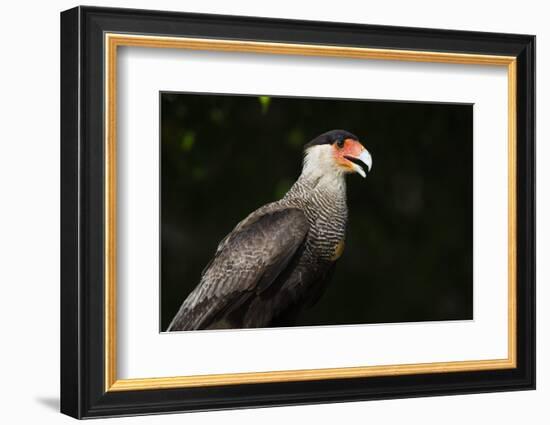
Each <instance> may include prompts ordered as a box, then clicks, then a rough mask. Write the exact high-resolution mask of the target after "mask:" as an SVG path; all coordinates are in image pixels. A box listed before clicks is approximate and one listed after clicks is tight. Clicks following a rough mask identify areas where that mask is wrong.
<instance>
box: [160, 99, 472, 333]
mask: <svg viewBox="0 0 550 425" xmlns="http://www.w3.org/2000/svg"><path fill="white" fill-rule="evenodd" d="M160 103H161V111H160V118H161V131H160V154H161V155H160V157H161V167H160V169H161V171H160V174H161V175H160V181H161V183H160V185H161V187H160V193H161V205H160V211H161V214H160V217H161V223H160V226H161V237H160V254H161V270H160V286H161V288H160V289H161V305H160V318H161V329H160V330H161V331H163V332H164V331H190V330H207V329H209V330H212V329H240V328H258V327H260V328H267V327H286V326H319V325H322V326H328V325H352V324H353V325H355V324H374V323H399V322H420V321H445V320H471V319H473V270H472V267H473V264H472V261H473V106H472V105H471V104H455V103H453V104H447V103H420V102H403V101H399V102H394V101H376V100H348V99H326V98H304V97H277V96H267V95H254V96H252V95H233V94H231V95H229V94H228V95H226V94H196V93H177V92H162V93H160Z"/></svg>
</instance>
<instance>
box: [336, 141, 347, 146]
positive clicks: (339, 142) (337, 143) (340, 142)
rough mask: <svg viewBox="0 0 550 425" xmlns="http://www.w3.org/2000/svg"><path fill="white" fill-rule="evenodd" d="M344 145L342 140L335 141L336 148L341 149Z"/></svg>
mask: <svg viewBox="0 0 550 425" xmlns="http://www.w3.org/2000/svg"><path fill="white" fill-rule="evenodd" d="M344 143H346V141H345V140H344V139H338V140H337V141H336V146H338V147H339V148H343V147H344Z"/></svg>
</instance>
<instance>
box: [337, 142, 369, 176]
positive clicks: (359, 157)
mask: <svg viewBox="0 0 550 425" xmlns="http://www.w3.org/2000/svg"><path fill="white" fill-rule="evenodd" d="M342 156H343V157H344V158H345V160H346V162H347V164H346V165H348V167H349V168H351V171H355V172H356V173H357V174H359V175H361V177H363V178H365V177H367V172H370V170H371V169H372V157H371V155H370V153H369V151H368V150H366V149H365V147H364V146H363V145H362V144H361V143H359V142H358V141H356V140H351V139H348V140H346V144H345V145H344V152H343V155H342ZM365 168H366V171H365Z"/></svg>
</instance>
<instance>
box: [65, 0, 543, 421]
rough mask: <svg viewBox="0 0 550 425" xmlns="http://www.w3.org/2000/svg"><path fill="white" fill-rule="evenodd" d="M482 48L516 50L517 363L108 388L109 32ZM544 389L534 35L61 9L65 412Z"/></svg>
mask: <svg viewBox="0 0 550 425" xmlns="http://www.w3.org/2000/svg"><path fill="white" fill-rule="evenodd" d="M106 32H115V33H130V34H133V33H139V34H154V35H165V36H177V37H197V38H215V39H231V40H256V41H265V42H275V43H298V44H303V43H307V44H316V45H330V46H348V47H350V46H351V47H370V48H381V49H400V50H422V51H432V52H450V53H474V54H485V55H506V56H514V57H516V59H517V338H516V341H517V351H516V352H517V367H516V368H513V369H502V370H484V371H470V372H452V373H429V374H426V373H423V374H413V375H401V376H382V377H369V378H347V379H328V380H312V381H297V382H272V383H259V384H246V385H226V386H209V387H189V388H171V389H156V390H140V391H116V392H110V391H105V373H104V371H105V360H104V353H105V342H104V332H105V327H104V313H105V310H104V309H105V303H104V297H105V293H104V285H103V282H104V270H105V264H104V262H105V260H104V258H105V256H104V237H105V236H104V231H103V229H104V226H105V218H104V190H105V180H104V179H105V164H104V155H105V152H104V145H103V143H102V140H103V136H104V105H105V99H104V91H103V88H104V84H105V81H104V69H103V66H104V55H105V50H104V49H105V45H104V34H105V33H106ZM534 388H535V37H534V36H531V35H517V34H498V33H480V32H469V31H451V30H434V29H420V28H405V27H390V26H374V25H356V24H342V23H328V22H313V21H295V20H283V19H264V18H253V17H237V16H220V15H203V14H190V13H176V12H162V11H146V10H131V9H110V8H96V7H76V8H74V9H70V10H68V11H65V12H62V13H61V412H62V413H65V414H67V415H70V416H73V417H75V418H92V417H105V416H120V415H137V414H152V413H164V412H178V411H182V412H183V411H201V410H216V409H228V408H242V407H259V406H280V405H296V404H313V403H329V402H343V401H353V400H373V399H386V398H401V397H417V396H434V395H448V394H465V393H481V392H493V391H511V390H528V389H534Z"/></svg>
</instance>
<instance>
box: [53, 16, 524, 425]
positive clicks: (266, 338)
mask: <svg viewBox="0 0 550 425" xmlns="http://www.w3.org/2000/svg"><path fill="white" fill-rule="evenodd" d="M534 58H535V38H534V36H529V35H516V34H495V33H478V32H465V31H449V30H434V29H417V28H401V27H389V26H368V25H355V24H340V23H328V22H310V21H292V20H276V19H264V18H250V17H247V18H245V17H236V16H218V15H199V14H186V13H175V12H161V11H143V10H129V9H108V8H94V7H77V8H74V9H71V10H68V11H65V12H63V13H62V14H61V72H62V74H61V105H62V106H61V115H62V123H61V164H62V169H61V195H62V205H61V211H62V217H61V221H62V229H61V245H62V267H61V271H62V276H61V411H62V412H63V413H65V414H68V415H71V416H73V417H76V418H91V417H103V416H120V415H135V414H147V413H162V412H176V411H182V412H183V411H196V410H209V409H225V408H239V407H252V406H273V405H289V404H305V403H325V402H338V401H352V400H369V399H382V398H397V397H412V396H429V395H443V394H461V393H475V392H488V391H507V390H520V389H533V388H534V387H535V311H534V306H535V304H534V298H535V279H534V276H535V274H534V271H535V238H534V225H535V222H534V203H535V195H534V193H535V192H534V188H535V183H534V176H535V170H534V163H535V162H534V155H535V149H534V143H535V135H534V120H535V111H534V90H535V87H534V85H535V80H534V77H535V76H534V69H535V66H534V60H535V59H534Z"/></svg>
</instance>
